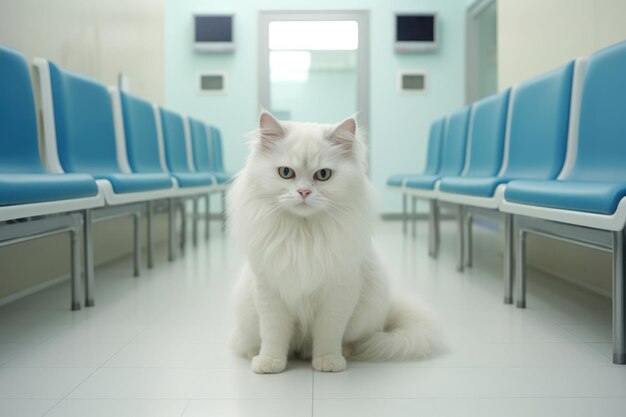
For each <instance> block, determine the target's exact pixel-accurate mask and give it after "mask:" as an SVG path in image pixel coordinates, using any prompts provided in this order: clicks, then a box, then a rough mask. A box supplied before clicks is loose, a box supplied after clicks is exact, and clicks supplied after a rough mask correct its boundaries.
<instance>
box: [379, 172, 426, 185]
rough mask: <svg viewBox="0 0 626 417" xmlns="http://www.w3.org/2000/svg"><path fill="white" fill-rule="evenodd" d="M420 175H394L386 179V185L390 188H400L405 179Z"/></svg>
mask: <svg viewBox="0 0 626 417" xmlns="http://www.w3.org/2000/svg"><path fill="white" fill-rule="evenodd" d="M418 175H421V174H396V175H392V176H391V177H389V178H388V179H387V185H389V186H390V187H402V185H403V184H404V179H405V178H407V177H415V176H418Z"/></svg>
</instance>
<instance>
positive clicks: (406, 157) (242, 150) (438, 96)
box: [165, 0, 467, 213]
mask: <svg viewBox="0 0 626 417" xmlns="http://www.w3.org/2000/svg"><path fill="white" fill-rule="evenodd" d="M311 4H312V3H311V2H304V1H293V0H292V1H287V0H259V1H252V0H233V1H229V2H212V1H207V0H189V1H180V0H167V3H166V13H165V77H166V82H165V97H166V105H167V106H168V107H170V108H172V109H175V110H177V111H181V112H185V113H188V114H191V115H193V116H196V117H200V118H202V119H204V120H207V121H209V122H211V123H214V124H215V125H217V126H219V127H220V128H221V129H222V131H223V137H224V154H225V163H226V166H227V168H228V169H229V170H232V171H237V170H239V169H241V167H243V165H244V163H245V160H246V156H247V147H246V144H245V141H246V139H245V138H244V134H245V133H246V132H248V131H250V130H252V129H254V128H255V124H256V119H257V116H258V111H259V102H258V86H257V54H258V52H257V44H258V41H257V32H258V28H257V20H258V12H259V11H260V10H303V9H312V7H311ZM466 7H467V1H466V0H440V1H436V0H425V1H414V0H402V1H400V0H396V1H382V0H362V1H354V0H332V1H331V0H318V1H317V2H315V9H316V10H337V9H345V10H369V12H370V111H371V112H370V114H371V119H370V127H369V130H370V132H369V136H370V140H371V174H372V180H373V181H374V184H375V185H376V187H377V189H378V190H379V193H380V197H381V211H382V212H386V213H389V212H397V211H399V210H400V197H399V196H398V195H397V194H395V193H391V192H389V191H387V190H386V189H385V181H386V178H387V177H388V176H390V175H392V174H395V173H399V172H415V171H419V170H421V169H422V167H423V164H424V154H425V151H426V143H427V135H428V128H429V126H430V123H431V121H432V120H434V119H436V118H438V117H441V116H442V115H444V114H446V113H450V112H453V111H455V110H457V109H459V108H460V107H461V106H462V105H463V91H464V85H463V82H464V81H463V80H464V45H465V43H464V42H465V8H466ZM433 11H434V12H437V14H438V17H439V33H438V35H439V37H440V47H439V49H438V50H437V51H436V52H434V53H427V54H404V55H400V54H396V53H395V52H394V50H393V35H394V19H393V16H394V13H395V12H433ZM193 13H233V14H234V15H235V33H234V36H235V42H236V49H235V52H234V53H233V54H201V53H196V52H194V51H193V48H192V14H193ZM211 70H213V71H226V72H227V73H228V82H229V86H228V92H227V94H225V95H214V96H208V95H200V94H198V92H197V87H196V80H197V76H198V74H199V73H200V72H201V71H211ZM399 70H412V71H425V72H426V73H427V76H428V80H427V83H428V84H427V88H428V92H427V93H426V94H424V95H405V94H402V93H399V92H398V91H397V89H396V88H397V87H396V83H397V75H398V71H399Z"/></svg>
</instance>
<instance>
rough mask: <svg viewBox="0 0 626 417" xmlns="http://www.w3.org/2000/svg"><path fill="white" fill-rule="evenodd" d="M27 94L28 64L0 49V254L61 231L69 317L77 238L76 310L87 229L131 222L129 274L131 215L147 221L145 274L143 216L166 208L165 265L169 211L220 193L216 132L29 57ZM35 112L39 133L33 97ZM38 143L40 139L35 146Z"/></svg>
mask: <svg viewBox="0 0 626 417" xmlns="http://www.w3.org/2000/svg"><path fill="white" fill-rule="evenodd" d="M34 70H35V76H36V82H35V83H34V84H35V85H37V86H38V87H39V88H38V91H36V94H34V91H33V87H32V85H33V83H31V77H30V71H29V65H28V63H27V61H26V59H25V57H24V56H23V55H22V54H20V53H19V52H17V51H14V50H12V49H9V48H6V47H3V46H0V91H2V94H1V95H0V149H2V152H0V246H5V245H9V244H13V243H16V242H21V241H25V240H30V239H35V238H38V237H41V236H47V235H50V234H54V233H61V232H70V234H71V237H72V239H71V243H72V245H71V246H72V252H71V253H72V268H71V278H72V304H71V305H72V309H73V310H77V309H80V306H81V301H80V297H81V296H80V293H81V286H82V285H81V284H82V283H81V279H80V274H81V268H80V256H79V251H80V249H79V248H80V246H79V242H80V239H81V237H82V238H83V239H84V245H83V247H84V252H83V256H82V258H83V261H84V271H85V304H86V305H87V306H93V305H94V270H93V268H94V265H93V245H92V239H93V238H92V223H93V222H95V221H99V220H103V219H110V218H114V217H121V216H132V217H133V218H134V261H135V262H134V273H135V276H138V275H139V270H140V268H139V266H140V253H141V233H140V223H141V217H142V216H143V215H144V214H146V215H147V220H148V221H147V229H148V230H147V232H148V239H147V240H148V242H147V252H148V266H149V267H152V264H153V250H152V215H153V211H154V209H155V207H154V206H155V205H156V203H159V202H164V203H167V204H168V206H169V209H168V212H169V216H168V218H169V259H170V260H173V259H174V258H175V251H176V246H177V245H176V235H177V231H176V218H175V214H176V210H177V209H180V210H181V213H182V232H183V238H182V239H181V246H182V247H184V242H185V240H186V239H185V234H184V232H185V230H186V224H187V222H186V211H185V208H184V204H183V201H184V199H192V200H193V208H194V213H193V214H194V216H193V219H194V227H193V236H194V244H195V243H197V226H198V219H199V215H198V201H199V199H200V198H203V199H204V200H205V205H206V212H205V214H206V217H205V220H206V224H205V226H206V229H205V233H206V236H207V237H208V232H209V214H210V212H209V193H213V192H221V193H222V205H223V201H224V200H223V198H224V191H225V189H226V187H227V186H228V183H229V182H230V179H231V177H230V175H229V174H227V173H226V172H225V171H224V166H223V161H222V149H221V137H220V131H219V130H218V129H217V128H216V127H214V126H208V125H206V124H205V123H203V122H202V121H200V120H197V119H194V118H187V117H183V116H181V115H180V114H178V113H175V112H172V111H170V110H166V109H163V108H160V107H158V106H156V105H153V104H152V103H150V102H148V101H146V100H144V99H142V98H140V97H136V96H133V95H131V94H128V93H126V92H120V91H119V90H118V89H117V88H114V87H108V88H107V86H106V85H104V84H102V83H100V82H98V81H95V80H93V79H90V78H87V77H84V76H81V75H78V74H75V73H72V72H70V71H67V70H65V69H62V68H60V67H59V66H57V65H56V64H54V63H52V62H49V61H46V60H44V59H40V58H37V59H35V61H34ZM36 97H37V98H38V102H39V104H40V108H41V121H42V134H41V135H39V132H38V123H37V108H36V105H35V103H36V102H35V98H36ZM40 136H41V139H40Z"/></svg>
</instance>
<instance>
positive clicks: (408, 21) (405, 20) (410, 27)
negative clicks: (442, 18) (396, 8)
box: [396, 14, 435, 42]
mask: <svg viewBox="0 0 626 417" xmlns="http://www.w3.org/2000/svg"><path fill="white" fill-rule="evenodd" d="M434 40H435V15H432V14H430V15H428V14H422V15H398V16H396V41H397V42H434Z"/></svg>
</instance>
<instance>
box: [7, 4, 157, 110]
mask: <svg viewBox="0 0 626 417" xmlns="http://www.w3.org/2000/svg"><path fill="white" fill-rule="evenodd" d="M163 12H164V0H107V1H94V0H63V1H60V0H56V1H45V0H44V1H42V0H2V1H1V2H0V43H2V44H3V45H6V46H9V47H12V48H15V49H18V50H20V51H22V52H23V53H25V54H26V56H27V57H28V58H29V59H31V60H32V58H34V57H36V56H40V57H44V58H48V59H50V60H53V61H55V62H56V63H57V64H59V65H61V66H62V67H65V68H67V69H70V70H73V71H76V72H79V73H81V74H85V75H88V76H91V77H94V78H96V79H98V80H101V81H103V82H105V83H107V84H115V83H116V80H117V74H118V73H119V72H123V73H125V74H126V75H128V76H129V78H130V80H131V90H132V91H133V92H135V93H137V94H139V95H141V96H143V97H146V98H148V99H150V100H153V101H158V102H161V101H162V99H163V88H164V85H163V79H164V78H163V72H164V69H163V42H164V39H163V36H164V35H163V32H164V28H163Z"/></svg>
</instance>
